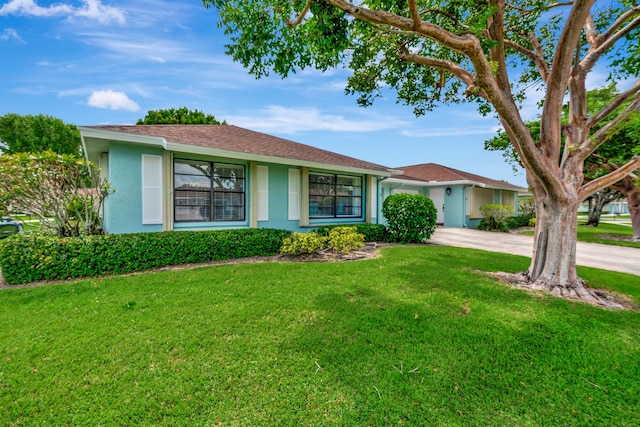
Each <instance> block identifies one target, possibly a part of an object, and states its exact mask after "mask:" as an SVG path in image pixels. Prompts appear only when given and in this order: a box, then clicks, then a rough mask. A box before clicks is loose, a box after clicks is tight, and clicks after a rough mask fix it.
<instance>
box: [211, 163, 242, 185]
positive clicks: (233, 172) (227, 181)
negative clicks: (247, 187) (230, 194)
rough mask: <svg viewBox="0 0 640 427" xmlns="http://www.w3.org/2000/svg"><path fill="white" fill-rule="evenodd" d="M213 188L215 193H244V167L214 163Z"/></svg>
mask: <svg viewBox="0 0 640 427" xmlns="http://www.w3.org/2000/svg"><path fill="white" fill-rule="evenodd" d="M213 188H214V190H215V191H244V166H242V165H228V164H224V163H215V164H214V172H213Z"/></svg>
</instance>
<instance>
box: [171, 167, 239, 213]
mask: <svg viewBox="0 0 640 427" xmlns="http://www.w3.org/2000/svg"><path fill="white" fill-rule="evenodd" d="M178 163H181V164H189V163H202V164H206V165H207V166H208V168H209V176H207V175H205V174H203V175H201V176H203V177H206V178H208V180H209V186H208V188H198V189H178V188H177V187H176V184H175V182H176V176H199V175H197V174H188V173H178V172H176V164H178ZM224 166H232V167H236V168H242V177H241V178H236V179H238V180H242V191H237V190H225V189H218V188H217V187H216V185H215V180H214V171H215V170H216V169H217V168H220V167H224ZM173 180H174V184H173V218H174V219H173V220H174V222H176V223H189V222H200V223H206V222H216V223H222V222H241V221H246V219H247V184H248V182H249V180H248V177H247V166H246V165H244V164H238V163H229V162H218V161H210V160H198V159H187V158H174V159H173ZM179 192H181V193H185V192H186V193H188V192H193V193H207V194H208V197H209V203H208V209H209V215H208V219H207V218H205V219H178V212H177V211H178V208H179V207H184V206H190V207H198V206H207V205H194V204H178V203H177V199H178V193H179ZM222 194H240V195H242V201H241V204H233V205H230V206H226V205H225V204H224V202H223V205H222V208H223V209H224V208H227V207H231V208H234V209H238V208H242V211H241V212H242V217H235V218H229V219H216V195H222Z"/></svg>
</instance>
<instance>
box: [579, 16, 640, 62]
mask: <svg viewBox="0 0 640 427" xmlns="http://www.w3.org/2000/svg"><path fill="white" fill-rule="evenodd" d="M638 15H640V6H636V7H634V8H632V9H629V10H628V11H627V12H625V13H623V14H622V15H620V17H619V18H618V19H617V20H616V22H614V23H613V24H612V25H611V27H609V29H608V30H607V31H606V32H604V33H603V34H601V35H600V36H594V43H591V42H590V43H591V47H590V48H589V52H588V53H587V55H585V57H584V58H583V59H582V61H581V62H580V66H581V67H582V68H583V69H584V70H586V71H587V72H588V71H590V70H591V69H592V68H593V66H594V65H595V64H596V62H597V61H598V59H600V57H601V56H602V55H604V54H605V53H606V52H607V50H609V48H611V46H613V45H614V44H615V43H616V42H617V41H618V40H620V39H621V38H622V37H624V36H626V35H627V34H629V33H630V32H631V31H632V30H634V29H636V28H638V26H640V16H638ZM634 16H635V19H633V20H632V21H631V22H629V23H628V24H627V25H625V26H624V27H622V25H624V23H625V22H626V21H628V20H629V19H631V18H633V17H634ZM620 27H622V28H620ZM594 31H595V30H594Z"/></svg>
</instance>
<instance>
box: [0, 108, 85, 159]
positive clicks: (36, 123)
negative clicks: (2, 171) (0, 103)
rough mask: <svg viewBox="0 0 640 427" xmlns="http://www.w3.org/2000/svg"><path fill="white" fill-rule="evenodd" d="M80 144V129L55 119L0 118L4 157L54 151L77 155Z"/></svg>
mask: <svg viewBox="0 0 640 427" xmlns="http://www.w3.org/2000/svg"><path fill="white" fill-rule="evenodd" d="M80 145H81V141H80V131H79V130H78V128H77V127H76V126H75V125H72V124H65V123H64V122H63V121H62V120H60V119H57V118H55V117H51V116H45V115H43V114H38V115H36V116H32V115H26V116H21V115H18V114H13V113H10V114H6V115H4V116H2V117H0V151H1V152H3V153H4V154H17V153H35V152H39V151H47V150H51V151H54V152H56V153H59V154H71V155H74V156H78V155H79V154H80Z"/></svg>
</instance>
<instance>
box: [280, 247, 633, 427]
mask: <svg viewBox="0 0 640 427" xmlns="http://www.w3.org/2000/svg"><path fill="white" fill-rule="evenodd" d="M478 256H479V257H480V258H482V257H483V256H484V255H478ZM441 257H444V259H443V258H441ZM447 260H448V262H449V264H450V265H456V262H455V260H453V259H451V258H447V255H446V253H445V254H435V255H434V253H433V251H430V254H429V259H418V260H416V259H411V260H406V268H403V270H402V272H401V273H398V272H397V271H393V272H392V273H391V274H390V275H388V276H387V273H386V272H384V269H377V273H376V274H375V275H372V276H371V277H362V282H363V283H371V285H354V286H352V287H350V288H345V289H344V292H335V291H331V292H327V293H325V294H322V295H320V296H318V297H317V298H316V299H315V300H314V302H313V305H314V309H315V310H317V311H318V312H319V313H322V316H321V317H320V320H319V321H318V322H316V323H314V324H312V325H307V326H306V327H305V328H303V330H302V331H301V333H300V335H299V336H298V337H297V338H295V339H294V341H293V342H289V343H287V348H288V350H289V351H290V350H291V349H294V351H296V352H300V353H304V354H307V355H308V357H310V358H312V359H313V360H314V363H315V364H316V367H315V369H316V375H317V376H321V377H322V379H323V384H324V385H325V386H326V387H330V388H332V389H333V390H334V392H335V393H340V394H341V395H344V396H346V399H345V401H344V405H343V407H342V408H341V411H342V413H341V420H342V421H343V422H344V425H399V424H400V425H402V424H407V425H443V424H456V425H457V424H485V425H496V424H500V425H502V424H531V423H533V424H540V425H552V424H566V423H567V422H570V423H575V424H579V425H582V424H590V423H592V422H595V423H596V424H598V423H599V421H598V420H601V422H606V420H607V419H609V418H608V417H609V415H610V412H613V413H616V414H617V416H621V414H620V411H621V407H622V406H623V405H621V402H633V401H636V402H637V398H638V397H639V396H638V391H637V390H636V389H637V388H636V387H635V385H634V384H635V380H634V378H636V377H637V375H638V373H639V370H640V368H639V366H640V365H639V364H638V362H637V361H634V360H635V359H634V358H633V357H632V354H631V353H630V347H629V345H628V341H627V340H625V338H624V337H625V336H627V337H628V334H630V333H631V334H633V333H634V332H633V329H634V327H633V322H628V323H627V324H626V325H623V324H621V322H620V318H621V317H623V318H627V319H629V318H628V316H627V315H626V314H622V315H618V314H616V313H610V312H604V311H601V310H599V309H594V308H591V307H585V306H584V305H583V304H577V305H576V304H571V303H567V302H565V301H562V300H558V299H554V298H551V297H540V298H536V297H532V296H531V295H530V294H527V293H525V292H522V291H519V290H517V289H511V288H507V287H504V286H502V285H497V286H496V284H495V282H494V281H493V280H492V279H488V278H486V277H484V276H481V275H477V274H475V273H473V272H471V271H464V270H460V269H459V268H454V267H448V266H446V265H443V264H441V262H443V261H447ZM370 262H371V264H372V267H371V270H376V267H379V266H377V265H376V264H380V263H384V262H385V260H384V258H383V259H382V260H376V261H370ZM516 264H517V263H516ZM457 265H459V264H457ZM435 267H439V273H438V274H435V273H434V272H433V270H432V269H433V268H435ZM380 271H383V273H380ZM445 277H448V279H446V280H445ZM452 279H453V280H452ZM334 289H335V288H334ZM585 317H586V318H587V320H586V321H585ZM635 324H636V325H637V322H635ZM636 335H637V334H636ZM622 365H625V366H622ZM634 390H635V391H634ZM323 409H324V410H328V408H322V407H317V408H314V409H313V410H323ZM635 409H637V404H631V405H629V406H627V407H626V409H622V412H624V413H626V415H627V416H629V417H631V418H633V419H636V420H637V415H634V411H635ZM631 418H630V419H631Z"/></svg>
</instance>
